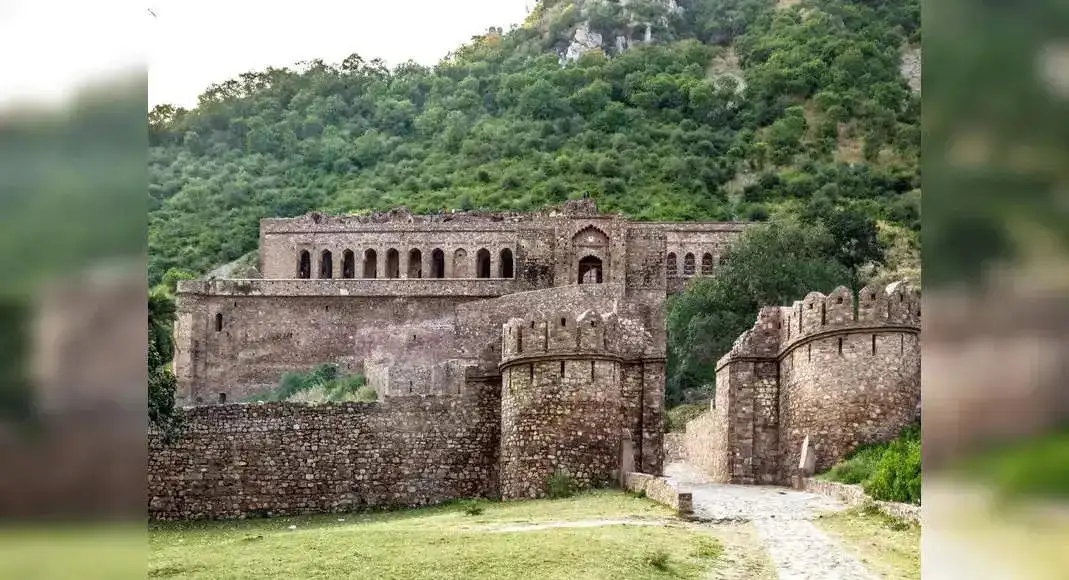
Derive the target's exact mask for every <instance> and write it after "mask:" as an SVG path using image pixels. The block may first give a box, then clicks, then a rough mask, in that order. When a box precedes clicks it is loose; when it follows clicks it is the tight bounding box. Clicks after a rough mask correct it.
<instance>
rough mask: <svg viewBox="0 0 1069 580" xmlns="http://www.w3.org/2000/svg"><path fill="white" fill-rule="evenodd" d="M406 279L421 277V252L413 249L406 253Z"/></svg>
mask: <svg viewBox="0 0 1069 580" xmlns="http://www.w3.org/2000/svg"><path fill="white" fill-rule="evenodd" d="M408 277H409V278H422V277H423V252H421V251H419V250H417V249H415V248H412V249H411V250H409V251H408Z"/></svg>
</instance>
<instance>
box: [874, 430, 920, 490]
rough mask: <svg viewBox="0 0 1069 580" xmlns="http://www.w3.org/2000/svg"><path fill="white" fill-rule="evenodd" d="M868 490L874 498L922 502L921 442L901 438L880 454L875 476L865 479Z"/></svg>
mask: <svg viewBox="0 0 1069 580" xmlns="http://www.w3.org/2000/svg"><path fill="white" fill-rule="evenodd" d="M861 485H862V487H863V488H864V489H865V493H867V494H868V495H870V496H872V497H873V498H874V499H879V500H884V501H899V502H905V503H920V501H921V443H920V441H919V440H911V439H898V440H896V441H892V442H891V445H890V446H889V447H888V448H887V450H886V451H884V453H883V455H882V456H881V457H880V461H879V463H877V464H876V468H875V469H874V470H873V473H872V476H871V477H869V479H867V480H866V481H864V482H862V484H861Z"/></svg>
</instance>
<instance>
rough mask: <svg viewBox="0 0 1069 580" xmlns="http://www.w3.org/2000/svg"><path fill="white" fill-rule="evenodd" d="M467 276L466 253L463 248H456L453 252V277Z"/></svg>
mask: <svg viewBox="0 0 1069 580" xmlns="http://www.w3.org/2000/svg"><path fill="white" fill-rule="evenodd" d="M469 275H470V274H469V273H468V252H467V251H465V250H464V248H458V249H457V251H456V252H453V277H454V278H467V277H468V276H469Z"/></svg>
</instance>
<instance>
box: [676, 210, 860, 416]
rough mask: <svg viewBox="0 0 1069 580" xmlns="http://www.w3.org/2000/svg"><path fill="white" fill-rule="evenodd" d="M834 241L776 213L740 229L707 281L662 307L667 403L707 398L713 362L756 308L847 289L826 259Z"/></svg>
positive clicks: (846, 279) (843, 275) (846, 274)
mask: <svg viewBox="0 0 1069 580" xmlns="http://www.w3.org/2000/svg"><path fill="white" fill-rule="evenodd" d="M834 245H835V239H834V237H833V236H832V235H831V234H829V233H828V231H827V230H826V229H825V228H824V227H822V226H815V227H811V226H805V225H803V224H802V222H801V221H800V220H798V219H796V218H792V217H783V216H779V217H777V218H776V219H774V220H773V221H771V222H768V223H767V224H762V225H759V226H753V227H751V228H750V229H748V230H747V231H746V232H745V233H744V234H743V236H742V238H741V239H740V240H739V241H738V242H737V244H736V245H735V246H733V247H732V249H731V250H730V251H729V252H728V254H727V263H726V264H724V265H723V266H721V267H720V269H719V270H718V271H717V272H716V276H714V277H712V278H698V279H695V280H693V281H692V282H691V284H689V285H688V287H687V289H686V290H685V291H684V292H683V293H681V294H678V295H676V296H674V297H672V298H671V299H670V300H669V303H668V340H669V344H668V383H667V386H666V394H665V396H666V399H667V402H668V404H669V405H673V404H677V403H679V402H681V401H683V400H684V397H685V396H686V395H687V394H688V393H694V392H698V393H703V394H705V395H706V396H711V395H712V392H713V390H714V388H715V387H714V385H715V383H716V376H715V375H716V369H715V368H714V367H715V364H716V362H717V360H718V359H719V358H720V357H722V356H723V355H724V354H726V353H727V352H728V351H729V350H730V349H731V345H732V344H733V343H734V341H735V339H736V338H737V337H738V336H739V335H740V334H741V333H743V332H745V331H746V330H748V329H749V328H751V327H752V326H753V324H754V321H755V320H756V317H757V312H758V310H759V309H760V308H761V307H762V306H772V305H781V304H790V303H791V302H793V301H794V300H800V299H801V298H803V297H804V296H805V295H806V294H807V293H809V292H811V291H813V290H823V291H825V292H827V291H831V290H832V289H834V288H835V287H837V286H839V285H841V284H850V282H851V278H852V276H851V273H850V271H849V270H848V269H847V268H846V267H845V266H843V264H841V263H839V262H837V261H836V260H835V259H833V258H831V257H830V254H831V252H830V250H831V249H832V248H833V246H834Z"/></svg>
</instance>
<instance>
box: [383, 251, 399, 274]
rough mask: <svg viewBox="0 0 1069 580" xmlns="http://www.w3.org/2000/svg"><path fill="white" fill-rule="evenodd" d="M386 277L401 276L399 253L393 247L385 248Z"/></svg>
mask: <svg viewBox="0 0 1069 580" xmlns="http://www.w3.org/2000/svg"><path fill="white" fill-rule="evenodd" d="M386 277H387V278H400V277H401V254H399V253H397V250H395V249H393V248H390V249H389V250H386Z"/></svg>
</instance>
